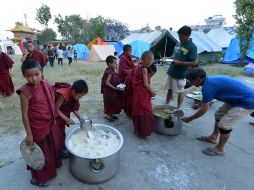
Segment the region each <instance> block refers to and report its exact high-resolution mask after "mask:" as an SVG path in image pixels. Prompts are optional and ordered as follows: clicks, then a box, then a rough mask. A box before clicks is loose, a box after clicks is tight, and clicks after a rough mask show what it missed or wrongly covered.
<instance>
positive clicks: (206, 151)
mask: <svg viewBox="0 0 254 190" xmlns="http://www.w3.org/2000/svg"><path fill="white" fill-rule="evenodd" d="M202 152H203V153H204V154H206V155H208V156H224V155H225V153H224V152H216V151H214V150H213V149H212V148H207V149H204V150H202Z"/></svg>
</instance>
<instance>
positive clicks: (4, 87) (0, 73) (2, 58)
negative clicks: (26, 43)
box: [0, 52, 14, 96]
mask: <svg viewBox="0 0 254 190" xmlns="http://www.w3.org/2000/svg"><path fill="white" fill-rule="evenodd" d="M12 66H13V61H12V60H11V58H10V57H9V56H8V55H6V54H5V53H3V52H2V53H0V95H3V96H10V95H12V94H13V93H14V85H13V82H12V79H11V76H10V73H9V70H10V69H11V68H12Z"/></svg>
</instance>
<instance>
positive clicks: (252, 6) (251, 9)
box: [234, 0, 254, 64]
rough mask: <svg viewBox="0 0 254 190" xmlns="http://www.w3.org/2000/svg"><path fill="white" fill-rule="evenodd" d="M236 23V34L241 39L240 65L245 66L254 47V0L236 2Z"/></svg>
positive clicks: (238, 0) (237, 0)
mask: <svg viewBox="0 0 254 190" xmlns="http://www.w3.org/2000/svg"><path fill="white" fill-rule="evenodd" d="M235 7H236V15H235V16H234V17H235V19H236V23H237V24H238V28H237V30H236V33H237V35H238V37H239V39H240V41H239V46H240V50H241V54H242V55H241V59H240V63H241V64H243V61H244V58H245V56H246V54H247V52H248V50H249V49H250V47H251V46H252V45H253V44H252V42H253V40H254V39H253V32H254V1H253V0H236V1H235Z"/></svg>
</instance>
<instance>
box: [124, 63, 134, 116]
mask: <svg viewBox="0 0 254 190" xmlns="http://www.w3.org/2000/svg"><path fill="white" fill-rule="evenodd" d="M134 67H136V66H134ZM133 74H134V69H133V70H132V72H131V73H130V74H129V75H128V76H127V77H126V79H125V81H124V84H125V85H126V87H125V90H124V100H123V109H124V112H125V113H126V115H128V116H129V117H131V116H132V78H133Z"/></svg>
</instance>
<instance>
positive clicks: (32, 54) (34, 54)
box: [21, 41, 49, 73]
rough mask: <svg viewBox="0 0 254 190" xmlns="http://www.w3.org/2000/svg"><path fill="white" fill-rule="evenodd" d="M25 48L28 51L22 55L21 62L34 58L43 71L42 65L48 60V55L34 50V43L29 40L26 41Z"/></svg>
mask: <svg viewBox="0 0 254 190" xmlns="http://www.w3.org/2000/svg"><path fill="white" fill-rule="evenodd" d="M27 50H28V52H26V53H25V54H24V55H23V57H22V58H21V62H22V63H23V62H24V61H25V60H35V61H37V62H38V63H39V64H40V65H41V68H42V73H43V67H44V66H45V65H46V64H47V63H48V61H49V59H48V56H46V55H45V54H44V53H43V52H41V51H39V50H36V49H35V45H34V44H33V42H31V41H29V42H28V43H27Z"/></svg>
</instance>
